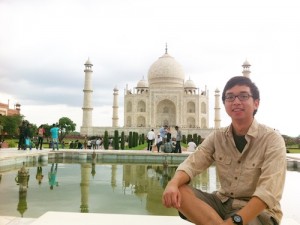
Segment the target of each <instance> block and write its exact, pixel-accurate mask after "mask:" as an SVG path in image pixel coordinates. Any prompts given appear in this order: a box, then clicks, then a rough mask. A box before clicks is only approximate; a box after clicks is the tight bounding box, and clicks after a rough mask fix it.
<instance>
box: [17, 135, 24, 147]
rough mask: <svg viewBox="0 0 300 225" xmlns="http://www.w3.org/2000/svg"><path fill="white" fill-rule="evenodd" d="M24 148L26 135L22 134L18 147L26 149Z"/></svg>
mask: <svg viewBox="0 0 300 225" xmlns="http://www.w3.org/2000/svg"><path fill="white" fill-rule="evenodd" d="M24 148H25V137H24V135H20V137H19V143H18V149H24Z"/></svg>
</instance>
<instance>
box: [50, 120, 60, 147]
mask: <svg viewBox="0 0 300 225" xmlns="http://www.w3.org/2000/svg"><path fill="white" fill-rule="evenodd" d="M58 132H59V128H58V126H56V124H55V123H54V124H53V125H52V128H51V129H50V133H51V137H52V150H53V151H54V150H55V145H56V149H57V151H58Z"/></svg>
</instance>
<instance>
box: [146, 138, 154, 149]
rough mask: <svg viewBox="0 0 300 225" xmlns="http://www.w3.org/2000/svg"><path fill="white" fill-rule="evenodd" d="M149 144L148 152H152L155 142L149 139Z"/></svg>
mask: <svg viewBox="0 0 300 225" xmlns="http://www.w3.org/2000/svg"><path fill="white" fill-rule="evenodd" d="M147 142H148V146H147V150H148V151H152V144H153V140H149V139H148V140H147Z"/></svg>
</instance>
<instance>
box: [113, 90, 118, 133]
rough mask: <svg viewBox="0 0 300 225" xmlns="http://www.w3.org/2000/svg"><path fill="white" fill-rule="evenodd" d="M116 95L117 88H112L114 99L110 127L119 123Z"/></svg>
mask: <svg viewBox="0 0 300 225" xmlns="http://www.w3.org/2000/svg"><path fill="white" fill-rule="evenodd" d="M118 95H119V90H118V88H117V87H115V88H114V100H113V117H112V127H114V128H116V127H118V126H119V125H118V123H119V115H118V109H119V103H118Z"/></svg>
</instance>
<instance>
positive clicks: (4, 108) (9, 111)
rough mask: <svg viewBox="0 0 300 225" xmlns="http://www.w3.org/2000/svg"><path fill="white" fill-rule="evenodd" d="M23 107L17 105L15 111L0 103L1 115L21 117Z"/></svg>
mask: <svg viewBox="0 0 300 225" xmlns="http://www.w3.org/2000/svg"><path fill="white" fill-rule="evenodd" d="M20 111H21V105H20V104H19V103H16V104H15V105H14V108H13V109H10V108H9V102H8V104H4V103H1V102H0V115H1V116H13V115H20Z"/></svg>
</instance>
